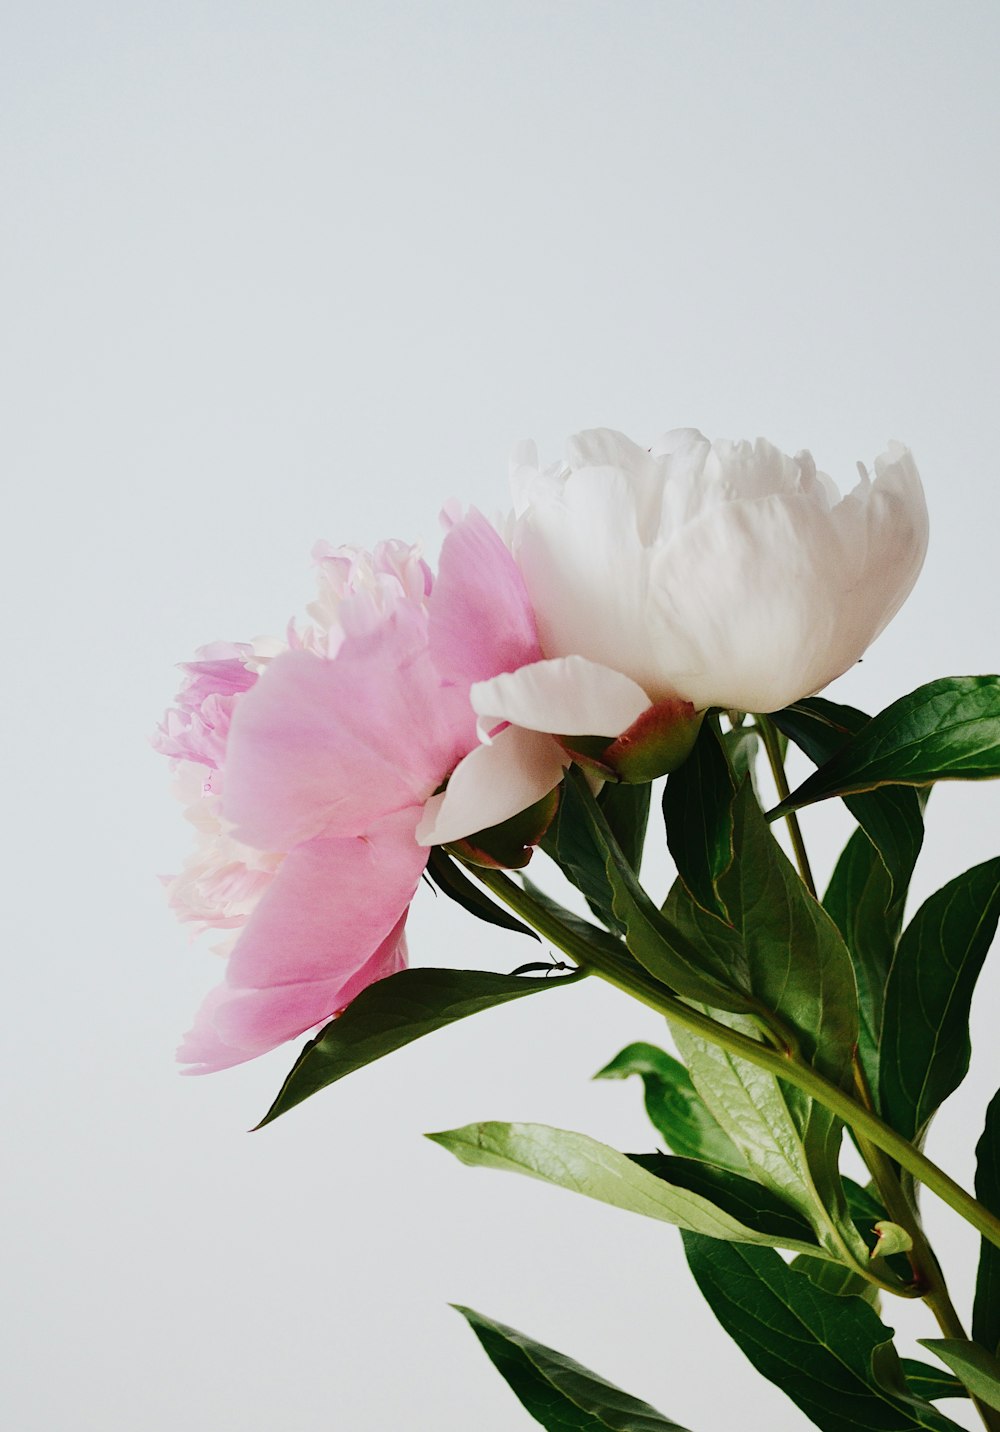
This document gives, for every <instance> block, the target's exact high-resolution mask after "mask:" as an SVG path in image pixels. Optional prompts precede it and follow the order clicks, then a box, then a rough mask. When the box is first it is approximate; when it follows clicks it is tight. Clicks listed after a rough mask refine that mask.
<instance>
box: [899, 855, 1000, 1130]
mask: <svg viewBox="0 0 1000 1432" xmlns="http://www.w3.org/2000/svg"><path fill="white" fill-rule="evenodd" d="M998 918H1000V859H994V860H988V861H986V862H985V863H984V864H983V865H977V866H975V867H974V868H973V869H972V870H967V871H965V873H964V874H963V875H959V876H957V877H956V879H954V880H951V881H949V883H948V884H947V885H945V886H944V888H943V889H941V890H939V891H938V892H937V893H936V894H934V895H932V896H931V897H930V899H929V900H927V901H926V903H925V904H923V905H922V906H921V907H920V909H919V910H918V911H917V913H916V915H915V916H914V918H913V920H912V921H911V922H910V924H909V925H908V926H907V928H906V929H905V930H904V931H903V935H902V938H901V939H900V942H899V947H898V949H897V950H896V957H895V959H894V960H893V963H892V968H891V970H890V971H889V980H888V984H887V985H886V992H885V1015H884V1018H883V1023H882V1038H881V1041H880V1044H881V1052H880V1058H879V1085H878V1088H879V1107H880V1109H881V1111H882V1115H883V1117H884V1118H886V1119H887V1121H888V1122H889V1123H890V1124H891V1125H892V1127H893V1128H894V1129H896V1130H897V1131H898V1132H899V1133H901V1134H903V1135H904V1137H906V1138H908V1139H913V1138H918V1139H919V1138H920V1137H921V1135H922V1133H923V1131H924V1130H925V1129H926V1127H927V1124H928V1121H929V1120H930V1118H931V1116H932V1115H933V1113H934V1112H935V1110H936V1109H937V1108H938V1107H939V1105H940V1104H941V1103H942V1102H943V1101H944V1100H945V1099H946V1098H947V1097H948V1095H949V1094H951V1093H952V1092H953V1091H954V1090H955V1089H957V1088H958V1086H959V1084H960V1083H961V1081H962V1079H963V1078H964V1077H965V1074H966V1072H967V1070H968V1067H969V1054H970V1046H969V1027H968V1026H969V1007H970V1005H971V1002H972V993H973V990H974V988H975V984H976V980H977V979H978V977H979V971H980V969H981V968H982V965H983V961H984V959H985V958H986V954H987V951H988V950H989V947H990V945H991V943H992V941H993V936H994V933H995V931H996V927H997V920H998Z"/></svg>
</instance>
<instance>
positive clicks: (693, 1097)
mask: <svg viewBox="0 0 1000 1432" xmlns="http://www.w3.org/2000/svg"><path fill="white" fill-rule="evenodd" d="M631 1074H638V1075H639V1077H640V1078H641V1080H642V1082H643V1088H644V1092H645V1103H646V1112H647V1114H648V1115H649V1118H650V1121H651V1122H652V1124H653V1127H654V1128H655V1129H656V1130H657V1132H658V1133H659V1134H661V1135H662V1137H663V1139H664V1141H665V1142H666V1143H667V1145H668V1146H669V1147H670V1148H672V1149H673V1151H674V1153H675V1154H681V1155H684V1156H686V1157H688V1158H695V1159H704V1160H705V1161H706V1162H707V1163H712V1164H716V1165H717V1166H718V1167H719V1168H728V1169H732V1170H733V1171H734V1172H735V1173H744V1172H746V1160H745V1159H744V1157H743V1155H742V1154H741V1153H740V1151H739V1149H738V1148H737V1147H736V1145H735V1144H734V1143H733V1141H732V1139H731V1138H730V1137H729V1135H728V1134H727V1133H725V1131H724V1130H723V1129H722V1128H721V1127H720V1126H719V1124H718V1122H717V1121H716V1120H715V1119H714V1118H713V1117H712V1115H711V1114H710V1113H709V1112H708V1109H707V1108H706V1107H705V1103H704V1101H703V1100H702V1098H701V1097H700V1095H699V1094H698V1092H697V1090H696V1089H695V1087H694V1085H693V1084H692V1083H691V1076H690V1074H689V1073H688V1072H687V1070H686V1069H685V1068H684V1065H683V1064H681V1062H680V1061H679V1060H678V1059H674V1058H672V1057H671V1055H669V1054H667V1053H665V1051H664V1050H662V1049H657V1048H656V1046H655V1045H653V1044H642V1043H639V1044H629V1045H628V1046H627V1047H626V1048H625V1049H623V1050H622V1051H621V1053H620V1054H618V1055H616V1056H615V1058H614V1059H612V1061H611V1063H610V1064H606V1065H605V1066H604V1068H603V1069H601V1070H599V1071H598V1073H597V1074H595V1075H594V1078H595V1079H627V1078H628V1077H629V1075H631Z"/></svg>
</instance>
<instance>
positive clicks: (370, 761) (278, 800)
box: [223, 604, 476, 850]
mask: <svg viewBox="0 0 1000 1432" xmlns="http://www.w3.org/2000/svg"><path fill="white" fill-rule="evenodd" d="M475 739H476V737H475V722H474V718H473V716H472V712H471V710H470V709H469V705H468V701H467V699H466V697H465V694H464V692H462V691H460V690H458V689H457V688H450V687H444V688H442V683H441V679H440V677H439V676H438V674H437V672H436V670H435V668H434V666H433V664H432V662H431V659H430V655H429V653H428V650H427V635H426V618H425V616H424V614H423V613H422V612H421V611H416V610H414V609H412V608H411V607H409V606H408V605H406V604H400V605H399V606H398V607H397V608H396V610H395V611H393V612H392V613H391V614H390V615H389V616H387V617H386V618H385V619H384V620H383V621H381V622H380V623H379V624H378V625H377V626H375V627H374V628H373V629H372V630H371V631H369V632H367V633H366V634H364V635H356V636H352V637H349V638H348V639H347V640H346V641H345V642H344V643H343V645H342V646H341V647H340V649H339V651H338V653H337V655H336V657H335V658H334V659H333V660H332V661H331V660H327V659H325V658H323V657H321V656H316V655H314V654H313V653H311V652H306V651H293V652H288V653H286V654H285V655H283V656H279V657H278V658H277V659H276V660H275V661H273V662H272V663H271V665H270V666H269V667H268V669H267V670H266V671H265V672H264V674H263V675H262V676H261V678H260V680H259V681H258V682H257V684H256V685H255V686H254V687H253V689H252V690H250V691H247V692H246V693H245V694H244V695H243V696H242V697H241V698H240V701H239V704H238V706H237V709H236V711H235V714H234V717H233V723H232V728H231V730H230V734H229V746H228V752H227V760H226V773H225V774H226V790H225V796H224V803H223V813H224V814H225V816H226V818H227V819H228V820H230V821H232V823H233V825H234V826H235V828H236V834H237V836H238V838H239V839H240V840H242V841H244V842H245V843H246V844H248V845H255V846H257V847H259V848H260V849H263V850H291V849H292V848H293V847H294V846H295V845H297V844H299V843H300V842H301V841H304V840H311V839H312V838H313V837H314V836H317V835H321V834H322V835H354V834H356V833H357V832H358V831H359V830H365V829H367V828H368V826H369V825H371V823H372V822H373V821H375V820H377V819H378V818H379V817H380V816H382V815H384V814H385V813H386V812H389V811H393V810H399V809H401V808H402V807H404V806H407V805H413V804H420V805H422V804H423V802H424V801H425V800H426V799H427V796H428V795H429V794H430V792H431V791H433V790H434V788H435V787H436V786H437V785H439V784H440V782H441V779H442V777H443V776H444V775H445V774H446V773H447V772H448V771H450V770H451V769H452V767H453V766H454V765H455V763H456V762H457V761H458V760H459V759H460V758H461V757H462V756H463V755H464V754H465V752H466V751H467V750H468V749H469V748H470V746H472V745H473V744H475Z"/></svg>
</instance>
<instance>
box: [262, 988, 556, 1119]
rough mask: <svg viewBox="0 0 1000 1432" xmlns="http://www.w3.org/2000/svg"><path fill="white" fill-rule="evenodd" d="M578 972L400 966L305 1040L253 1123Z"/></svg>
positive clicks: (281, 1112)
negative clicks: (528, 972) (503, 972)
mask: <svg viewBox="0 0 1000 1432" xmlns="http://www.w3.org/2000/svg"><path fill="white" fill-rule="evenodd" d="M577 978H579V976H576V975H560V976H552V977H551V978H545V977H543V978H541V979H535V978H526V977H524V976H522V975H499V974H491V973H489V972H488V971H484V970H439V969H419V970H401V971H400V973H399V974H395V975H390V976H389V977H388V979H384V980H378V981H377V982H376V983H375V984H373V985H369V986H368V988H367V989H365V990H362V991H361V993H360V994H359V995H358V996H357V998H356V999H353V1000H352V1001H351V1003H350V1004H349V1005H348V1006H347V1008H346V1009H345V1010H344V1012H343V1014H341V1015H339V1016H338V1017H337V1018H336V1019H334V1020H332V1021H331V1022H330V1023H329V1024H328V1025H326V1026H325V1027H324V1028H323V1029H322V1030H321V1031H320V1033H319V1034H317V1035H316V1037H315V1039H310V1040H309V1042H308V1044H306V1045H305V1046H304V1048H303V1049H302V1051H301V1053H300V1054H299V1057H298V1058H297V1059H296V1061H295V1063H294V1064H293V1066H292V1069H291V1072H290V1073H289V1075H288V1077H287V1079H286V1080H285V1082H284V1084H283V1085H282V1087H281V1089H280V1091H279V1093H278V1097H277V1098H276V1099H275V1101H274V1103H273V1104H272V1105H271V1107H270V1109H269V1110H268V1111H267V1113H266V1114H265V1116H264V1118H263V1119H262V1120H261V1121H260V1124H259V1125H258V1128H262V1127H263V1126H264V1125H265V1124H269V1123H271V1122H272V1120H274V1119H276V1118H277V1117H278V1116H279V1114H284V1113H286V1112H287V1111H288V1110H289V1109H292V1108H294V1107H295V1105H296V1104H301V1103H302V1101H303V1100H304V1099H308V1098H309V1097H310V1095H312V1094H315V1093H317V1092H318V1091H319V1090H320V1089H325V1088H326V1086H327V1085H328V1084H334V1083H336V1082H337V1080H338V1079H343V1078H344V1077H345V1076H346V1075H348V1074H353V1073H354V1072H355V1070H357V1069H362V1068H364V1066H365V1065H366V1064H371V1063H372V1062H373V1061H374V1060H376V1059H382V1058H383V1057H384V1056H385V1055H386V1054H391V1053H393V1051H394V1050H396V1049H402V1047H403V1046H404V1045H406V1044H411V1043H412V1042H413V1040H415V1039H421V1038H423V1036H424V1035H425V1034H433V1033H434V1031H435V1030H437V1029H443V1028H444V1027H445V1025H448V1024H454V1023H455V1021H456V1020H458V1019H466V1018H468V1016H469V1015H471V1014H479V1013H481V1012H482V1011H483V1010H486V1009H493V1008H494V1007H495V1006H496V1005H500V1004H508V1003H509V1002H510V1001H511V1000H514V999H524V998H525V997H526V996H528V995H533V994H541V993H544V992H545V991H546V990H555V989H558V988H559V987H560V986H561V985H567V984H571V983H575V982H576V980H577Z"/></svg>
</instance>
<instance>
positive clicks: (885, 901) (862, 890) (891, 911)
mask: <svg viewBox="0 0 1000 1432" xmlns="http://www.w3.org/2000/svg"><path fill="white" fill-rule="evenodd" d="M904 893H905V892H904ZM823 908H824V909H825V910H826V912H827V913H828V914H829V915H830V917H831V919H832V920H833V922H834V924H835V925H836V926H837V928H838V930H839V931H840V933H841V935H843V937H844V943H845V944H846V945H847V948H848V950H849V951H850V954H851V962H852V964H853V966H854V978H855V980H856V981H857V986H858V1012H859V1028H858V1058H859V1059H860V1061H861V1067H862V1069H863V1070H864V1072H865V1077H866V1079H867V1081H868V1084H869V1087H871V1088H875V1087H876V1085H877V1082H878V1041H879V1036H880V1033H881V1029H882V1009H883V1003H884V998H885V984H886V980H887V979H888V977H889V967H890V966H891V964H892V960H893V956H894V955H895V953H896V943H897V941H898V939H899V932H900V929H901V927H902V921H903V902H902V900H897V899H896V898H895V897H894V895H893V888H892V882H891V881H890V879H889V875H888V872H887V871H886V868H885V865H884V864H883V862H882V859H881V857H880V856H879V853H878V851H877V850H876V849H875V847H874V845H872V843H871V841H870V840H869V839H868V837H867V835H865V833H864V831H863V830H856V831H855V832H854V834H853V835H852V836H851V838H850V840H849V841H848V842H847V845H846V846H845V848H844V851H843V853H842V854H841V857H840V859H839V860H838V861H837V865H836V868H835V869H834V872H833V876H832V878H831V880H830V884H829V886H828V887H827V891H826V894H825V895H824V897H823Z"/></svg>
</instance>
